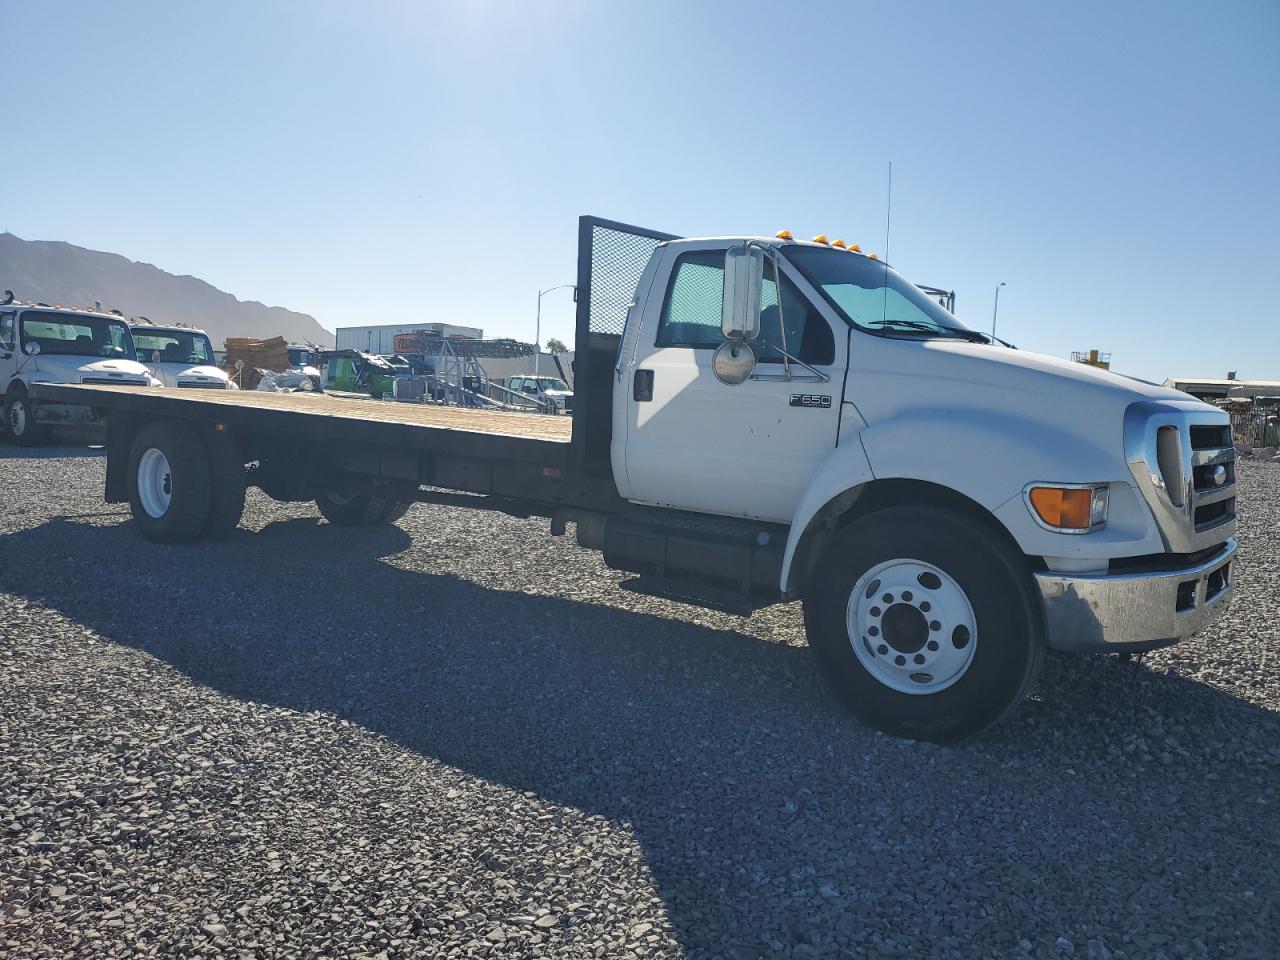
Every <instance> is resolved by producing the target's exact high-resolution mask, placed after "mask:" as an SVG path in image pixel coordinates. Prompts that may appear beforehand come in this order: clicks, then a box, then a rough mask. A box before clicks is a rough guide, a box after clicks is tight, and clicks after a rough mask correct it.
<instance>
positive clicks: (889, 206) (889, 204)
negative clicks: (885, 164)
mask: <svg viewBox="0 0 1280 960" xmlns="http://www.w3.org/2000/svg"><path fill="white" fill-rule="evenodd" d="M892 215H893V161H892V160H890V161H889V194H888V197H887V199H886V200H885V204H884V262H885V263H886V264H887V263H888V262H889V223H890V219H889V218H890V217H891V216H892Z"/></svg>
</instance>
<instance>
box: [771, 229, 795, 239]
mask: <svg viewBox="0 0 1280 960" xmlns="http://www.w3.org/2000/svg"><path fill="white" fill-rule="evenodd" d="M773 236H774V238H775V239H777V240H794V239H795V238H794V237H793V236H791V231H790V230H779V231H778V232H777V233H775V234H774V235H773Z"/></svg>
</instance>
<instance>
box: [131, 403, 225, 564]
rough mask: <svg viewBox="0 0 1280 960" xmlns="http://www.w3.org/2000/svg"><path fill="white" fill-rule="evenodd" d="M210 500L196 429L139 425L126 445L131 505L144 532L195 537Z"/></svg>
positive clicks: (177, 539) (162, 537)
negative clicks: (141, 426)
mask: <svg viewBox="0 0 1280 960" xmlns="http://www.w3.org/2000/svg"><path fill="white" fill-rule="evenodd" d="M211 501H212V474H211V471H210V469H209V456H208V454H207V453H206V452H205V448H204V444H203V443H201V442H200V437H199V436H198V435H197V434H196V433H195V432H194V431H192V430H191V429H190V428H186V427H183V426H180V425H179V424H174V423H149V424H147V425H146V426H144V427H143V428H142V429H141V430H139V431H138V435H137V436H136V437H135V438H134V441H133V446H132V447H131V448H130V450H129V509H130V510H131V511H132V513H133V519H134V520H135V521H136V522H137V524H138V527H139V528H140V529H141V530H142V535H143V536H144V537H146V538H147V539H148V540H154V541H156V542H158V543H191V542H192V541H193V540H198V539H199V538H200V537H201V536H202V535H203V533H204V530H205V524H206V523H207V522H208V520H209V507H210V503H211Z"/></svg>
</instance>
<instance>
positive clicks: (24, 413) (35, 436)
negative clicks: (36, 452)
mask: <svg viewBox="0 0 1280 960" xmlns="http://www.w3.org/2000/svg"><path fill="white" fill-rule="evenodd" d="M4 425H5V429H6V430H7V431H8V433H9V437H10V438H11V439H12V440H13V442H14V443H16V444H17V445H18V446H20V447H38V446H40V445H41V444H42V443H44V442H45V440H46V439H47V438H48V435H49V428H48V427H47V426H45V425H44V424H43V423H36V421H35V418H34V417H33V416H32V415H31V400H30V399H29V398H28V397H27V391H26V390H24V389H23V388H22V387H21V386H17V385H15V386H14V387H13V388H11V389H10V390H9V393H8V395H7V396H5V398H4Z"/></svg>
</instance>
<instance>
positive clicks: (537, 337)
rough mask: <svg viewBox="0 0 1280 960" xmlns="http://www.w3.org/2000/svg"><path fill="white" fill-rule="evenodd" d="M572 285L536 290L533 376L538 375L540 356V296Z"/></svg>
mask: <svg viewBox="0 0 1280 960" xmlns="http://www.w3.org/2000/svg"><path fill="white" fill-rule="evenodd" d="M572 286H573V284H572V283H561V284H559V285H557V286H554V287H547V289H545V290H539V291H538V322H537V326H535V327H534V333H533V375H534V376H535V377H536V376H537V375H538V361H539V360H540V359H541V358H542V298H543V297H544V296H546V295H547V294H548V293H550V292H551V291H552V290H563V289H565V288H566V287H572Z"/></svg>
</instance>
